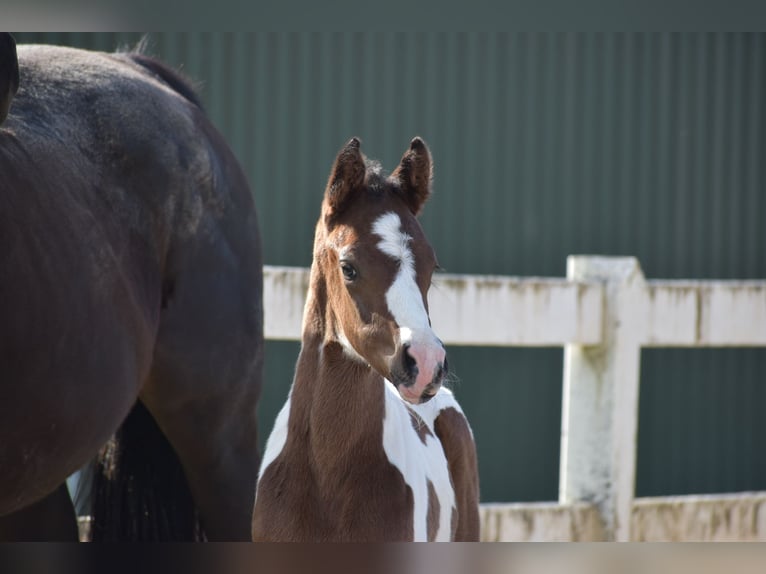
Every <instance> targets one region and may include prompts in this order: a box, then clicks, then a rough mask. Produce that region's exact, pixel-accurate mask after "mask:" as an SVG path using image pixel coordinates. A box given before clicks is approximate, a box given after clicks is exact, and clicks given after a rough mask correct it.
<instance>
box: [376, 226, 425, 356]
mask: <svg viewBox="0 0 766 574" xmlns="http://www.w3.org/2000/svg"><path fill="white" fill-rule="evenodd" d="M372 232H373V233H375V234H376V235H378V236H380V238H381V241H380V242H379V243H378V248H379V249H380V250H381V251H382V252H383V253H385V254H386V255H388V256H390V257H392V258H393V259H394V260H395V261H398V262H399V272H398V273H397V274H396V279H394V282H393V283H392V285H391V287H390V288H389V290H388V292H387V293H386V303H388V310H389V311H391V314H392V315H393V316H394V320H395V321H396V323H397V324H398V325H399V327H400V334H401V338H402V342H408V341H409V340H410V339H411V338H412V337H414V336H417V334H418V333H417V332H418V331H426V332H430V333H431V335H432V336H433V332H432V331H431V327H430V326H429V324H428V313H426V308H425V306H424V305H423V298H422V296H421V294H420V289H418V284H417V282H416V281H415V258H414V257H413V255H412V250H411V249H410V241H412V237H410V236H409V235H407V234H406V233H404V232H403V231H402V222H401V219H399V216H398V215H397V214H396V213H393V212H389V213H386V214H384V215H381V216H380V217H379V218H378V219H377V220H376V221H375V223H374V224H373V226H372ZM434 338H435V336H434Z"/></svg>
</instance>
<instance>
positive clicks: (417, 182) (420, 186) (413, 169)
mask: <svg viewBox="0 0 766 574" xmlns="http://www.w3.org/2000/svg"><path fill="white" fill-rule="evenodd" d="M391 177H392V178H393V179H395V180H397V181H398V182H399V186H400V189H401V192H402V197H404V200H405V201H406V202H407V205H409V207H410V210H412V213H414V214H415V215H418V214H419V213H420V211H421V210H422V209H423V204H424V203H425V202H426V200H427V199H428V196H429V195H430V194H431V179H432V177H433V168H432V166H431V153H430V152H429V151H428V146H426V142H424V141H423V140H422V139H420V138H418V137H416V138H414V139H413V140H412V142H410V149H408V150H407V151H406V152H405V153H404V155H403V156H402V161H400V162H399V166H398V167H397V168H396V169H395V170H394V173H392V174H391Z"/></svg>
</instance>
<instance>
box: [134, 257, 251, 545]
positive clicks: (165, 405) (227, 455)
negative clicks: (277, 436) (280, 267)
mask: <svg viewBox="0 0 766 574" xmlns="http://www.w3.org/2000/svg"><path fill="white" fill-rule="evenodd" d="M251 243H254V242H251ZM244 249H245V248H243V250H244ZM197 254H198V255H199V258H198V259H195V261H194V262H193V265H194V266H193V267H188V268H186V269H184V270H183V272H182V273H179V274H178V275H176V277H175V280H174V285H173V288H172V289H170V288H168V289H166V291H167V292H169V293H170V295H168V297H167V299H166V301H165V304H164V309H163V311H162V315H161V319H160V330H159V333H158V337H157V343H156V349H155V355H154V363H153V366H152V372H151V375H150V378H149V381H148V382H147V384H146V385H145V386H144V388H143V389H142V391H141V400H142V401H143V402H144V404H145V405H146V406H147V408H148V409H149V410H150V411H151V413H152V415H153V416H154V419H155V420H156V421H157V423H158V424H159V426H160V428H161V429H162V431H163V433H164V434H165V436H167V437H168V439H169V440H170V443H171V444H172V445H173V448H174V449H175V451H176V453H177V454H178V456H179V459H180V461H181V464H182V465H183V467H184V471H185V474H186V477H187V480H188V482H189V487H190V489H191V493H192V496H193V497H194V500H195V502H196V504H197V507H198V509H199V511H200V518H201V522H202V526H203V528H204V530H205V533H206V535H207V537H208V539H209V540H250V523H251V517H252V509H253V501H254V496H255V485H256V480H257V475H258V467H259V462H260V457H259V453H258V445H257V440H258V434H257V428H256V405H257V402H258V398H259V395H260V388H261V370H262V353H263V323H262V321H263V309H262V295H261V283H262V277H261V267H260V256H259V254H257V253H239V254H238V255H240V257H238V258H237V264H236V265H235V264H233V263H232V261H231V258H224V257H221V256H220V254H219V253H218V252H215V253H209V254H205V253H204V252H200V251H197ZM205 255H209V256H208V257H206V256H205Z"/></svg>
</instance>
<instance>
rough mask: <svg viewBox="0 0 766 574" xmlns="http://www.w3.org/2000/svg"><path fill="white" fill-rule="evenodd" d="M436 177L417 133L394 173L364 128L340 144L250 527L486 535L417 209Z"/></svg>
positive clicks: (356, 536)
mask: <svg viewBox="0 0 766 574" xmlns="http://www.w3.org/2000/svg"><path fill="white" fill-rule="evenodd" d="M430 190H431V157H430V154H429V151H428V149H427V147H426V145H425V143H423V141H422V140H421V139H420V138H415V139H414V140H413V141H412V143H411V145H410V148H409V149H408V150H407V152H406V153H405V154H404V157H403V158H402V161H401V163H400V164H399V167H398V168H397V169H396V171H394V173H393V174H392V175H391V176H390V177H385V176H384V175H383V174H382V172H381V170H380V166H379V165H378V164H376V163H374V162H369V161H366V159H365V158H364V156H363V155H362V153H361V151H360V149H359V140H357V139H353V140H351V141H350V142H349V143H348V144H347V145H346V146H345V147H344V148H343V149H342V150H341V152H340V153H339V154H338V157H337V159H336V160H335V166H334V167H333V170H332V173H331V175H330V179H329V182H328V184H327V188H326V191H325V197H324V202H323V203H322V212H321V216H320V218H319V222H318V223H317V226H316V234H315V239H314V262H313V264H312V266H311V280H310V286H309V294H308V297H307V300H306V307H305V310H304V315H303V341H302V348H301V352H300V356H299V358H298V364H297V367H296V372H295V379H294V381H293V386H292V389H291V391H290V396H289V398H288V400H287V403H286V404H285V406H284V408H283V409H282V411H281V412H280V414H279V415H278V417H277V421H276V424H275V426H274V430H273V432H272V434H271V436H270V437H269V441H268V443H267V446H266V452H265V454H264V457H263V465H262V469H261V473H260V478H259V482H258V489H257V493H256V501H255V510H254V514H253V539H254V540H288V541H325V540H329V541H391V540H393V541H406V540H421V541H426V540H478V537H479V491H478V488H479V484H478V474H477V468H476V449H475V446H474V442H473V436H472V433H471V429H470V427H469V426H468V422H467V421H466V419H465V417H464V416H463V413H462V411H461V409H460V407H459V405H458V403H457V401H456V400H455V398H454V396H453V394H452V393H451V392H450V391H448V390H447V389H445V388H443V387H442V382H443V379H444V376H445V374H446V372H447V359H446V353H445V350H444V347H443V346H442V343H441V341H440V340H439V339H438V338H437V337H436V335H435V334H434V332H433V330H432V329H431V322H430V319H429V317H428V300H427V293H428V289H429V287H430V286H431V276H432V274H433V272H434V269H435V268H436V257H435V254H434V251H433V249H432V248H431V246H430V245H429V243H428V240H427V239H426V236H425V234H424V233H423V230H422V228H421V227H420V224H419V223H418V220H417V218H416V216H417V215H418V213H420V210H421V209H422V207H423V204H424V203H425V201H426V199H427V198H428V196H429V194H430Z"/></svg>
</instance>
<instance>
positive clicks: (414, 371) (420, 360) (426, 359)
mask: <svg viewBox="0 0 766 574" xmlns="http://www.w3.org/2000/svg"><path fill="white" fill-rule="evenodd" d="M448 368H449V367H448V363H447V354H446V352H445V350H444V345H442V343H441V341H439V340H438V339H435V340H434V341H433V342H429V343H418V342H411V343H404V344H402V345H401V347H400V349H399V351H398V352H397V353H396V355H395V356H394V365H393V368H392V375H393V380H392V382H393V383H394V385H395V386H396V388H397V390H398V391H399V394H400V395H401V396H402V398H403V399H404V400H406V401H408V402H410V403H415V404H417V403H425V402H427V401H429V400H431V399H432V398H433V397H434V395H436V393H438V392H439V389H440V388H441V386H442V383H443V382H444V377H445V376H446V375H447V372H448Z"/></svg>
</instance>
